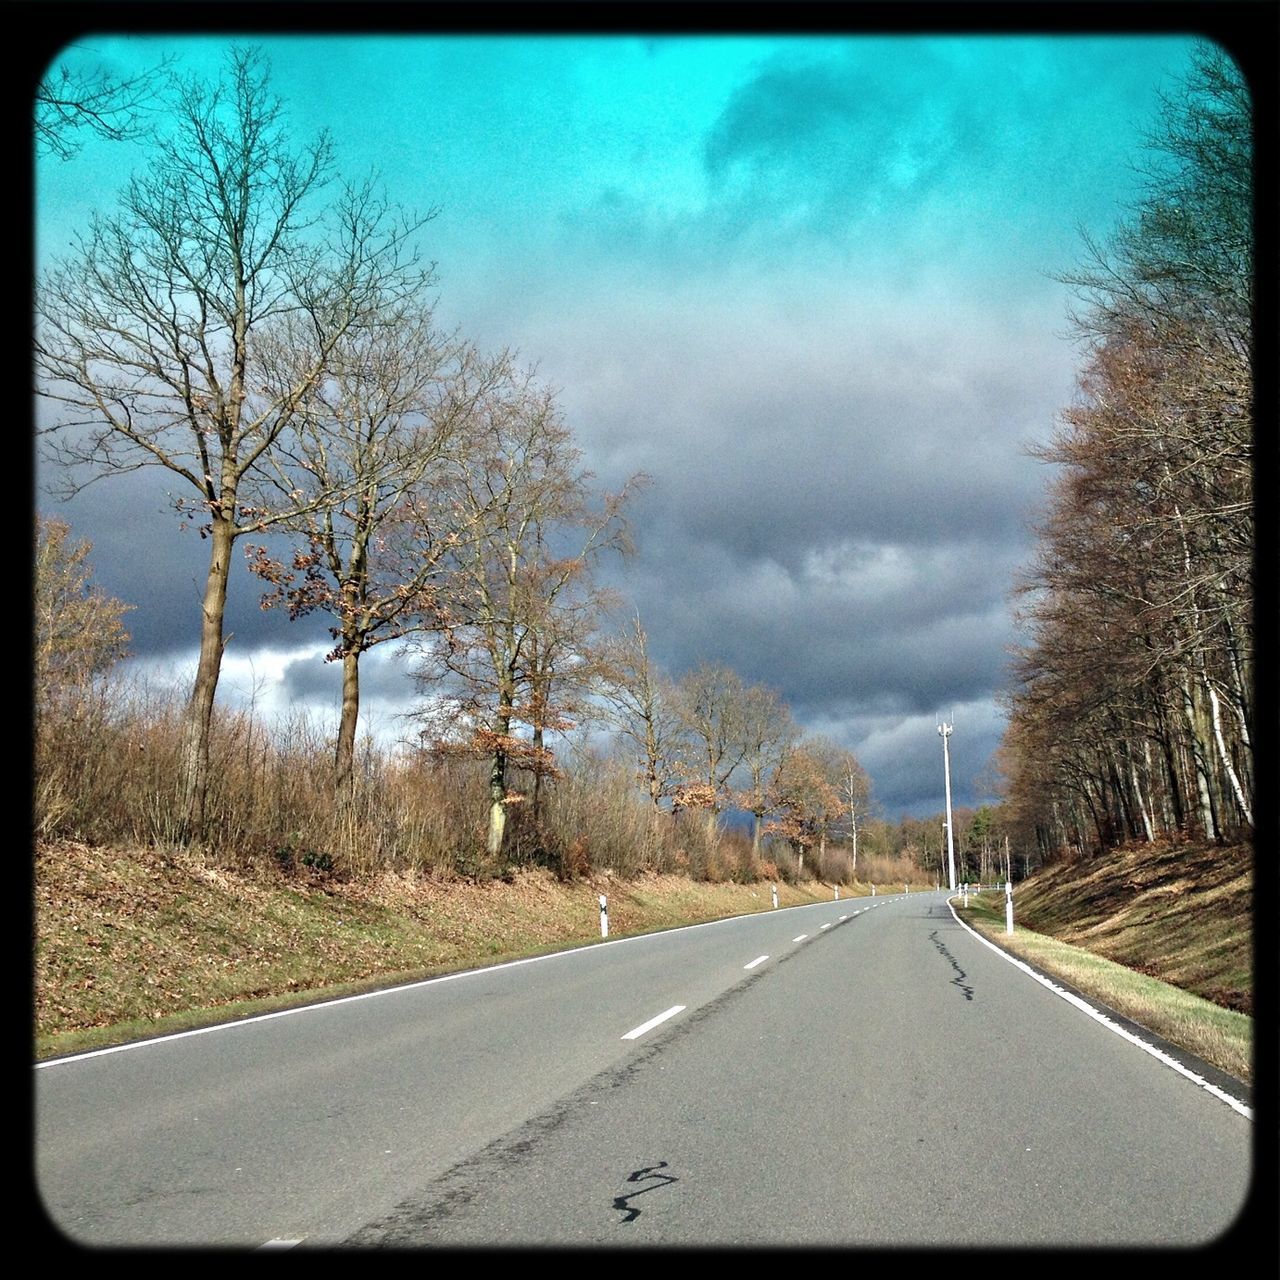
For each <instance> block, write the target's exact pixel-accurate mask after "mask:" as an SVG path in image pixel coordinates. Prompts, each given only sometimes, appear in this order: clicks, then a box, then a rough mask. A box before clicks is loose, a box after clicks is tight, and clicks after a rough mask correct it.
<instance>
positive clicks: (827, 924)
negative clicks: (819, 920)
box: [822, 920, 831, 929]
mask: <svg viewBox="0 0 1280 1280" xmlns="http://www.w3.org/2000/svg"><path fill="white" fill-rule="evenodd" d="M822 927H823V928H824V929H830V928H831V921H830V920H828V921H827V923H826V924H824V925H823V926H822Z"/></svg>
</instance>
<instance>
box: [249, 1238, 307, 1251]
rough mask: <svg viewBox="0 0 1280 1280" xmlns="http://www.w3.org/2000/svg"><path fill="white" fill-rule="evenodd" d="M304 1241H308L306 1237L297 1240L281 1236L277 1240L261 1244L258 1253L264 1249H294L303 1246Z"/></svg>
mask: <svg viewBox="0 0 1280 1280" xmlns="http://www.w3.org/2000/svg"><path fill="white" fill-rule="evenodd" d="M304 1239H306V1237H305V1236H298V1238H297V1239H296V1240H295V1239H291V1238H289V1237H286V1236H281V1237H280V1238H279V1239H276V1240H268V1241H267V1243H266V1244H260V1245H259V1246H258V1252H259V1253H261V1252H262V1251H263V1249H292V1248H293V1246H294V1245H296V1244H301V1243H302V1242H303V1240H304Z"/></svg>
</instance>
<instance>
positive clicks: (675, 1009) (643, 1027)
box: [622, 1004, 684, 1040]
mask: <svg viewBox="0 0 1280 1280" xmlns="http://www.w3.org/2000/svg"><path fill="white" fill-rule="evenodd" d="M683 1009H684V1005H682V1004H673V1005H672V1006H671V1008H670V1009H668V1010H666V1011H665V1012H664V1013H660V1014H658V1016H657V1017H656V1018H650V1019H649V1021H648V1022H642V1023H641V1024H640V1025H639V1026H638V1027H633V1028H632V1029H631V1030H630V1031H628V1032H627V1034H626V1035H625V1036H623V1037H622V1038H623V1039H624V1040H638V1039H639V1038H640V1037H641V1036H642V1035H644V1033H645V1032H646V1031H652V1030H653V1029H654V1027H656V1026H657V1025H658V1024H659V1023H660V1022H666V1020H667V1019H668V1018H674V1017H675V1016H676V1014H677V1013H680V1012H681V1011H682V1010H683Z"/></svg>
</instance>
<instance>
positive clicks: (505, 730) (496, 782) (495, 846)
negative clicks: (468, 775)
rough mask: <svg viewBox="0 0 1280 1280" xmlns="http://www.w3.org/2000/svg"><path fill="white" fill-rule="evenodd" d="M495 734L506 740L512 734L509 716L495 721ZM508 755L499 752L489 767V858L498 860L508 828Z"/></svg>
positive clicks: (494, 755)
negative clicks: (503, 836) (503, 837)
mask: <svg viewBox="0 0 1280 1280" xmlns="http://www.w3.org/2000/svg"><path fill="white" fill-rule="evenodd" d="M493 728H494V732H495V733H496V734H498V735H499V736H500V737H503V738H505V737H506V736H507V735H508V734H509V733H510V732H511V720H510V718H509V717H508V716H499V717H498V718H497V719H496V720H495V721H494V726H493ZM506 802H507V753H506V752H505V751H502V750H497V751H495V752H494V753H493V760H492V762H491V764H490V766H489V842H488V845H487V848H488V851H489V856H490V857H491V858H497V857H498V856H499V855H500V854H501V853H502V833H503V832H504V831H505V830H506V826H507V803H506Z"/></svg>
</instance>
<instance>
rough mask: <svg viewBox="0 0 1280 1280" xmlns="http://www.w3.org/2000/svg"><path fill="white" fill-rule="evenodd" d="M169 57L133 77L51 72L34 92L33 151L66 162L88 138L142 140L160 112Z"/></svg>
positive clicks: (66, 69)
mask: <svg viewBox="0 0 1280 1280" xmlns="http://www.w3.org/2000/svg"><path fill="white" fill-rule="evenodd" d="M172 63H173V59H172V57H166V58H164V59H162V60H161V61H160V62H159V63H158V64H157V65H156V66H154V67H151V68H149V69H148V70H146V71H140V72H138V74H137V75H132V76H118V75H114V74H112V73H111V72H110V71H108V70H107V69H105V68H104V67H101V66H99V67H96V68H93V69H86V68H83V67H79V68H73V67H71V66H68V65H67V64H66V63H60V64H58V65H57V66H56V67H53V68H50V70H49V72H48V74H47V75H45V77H44V79H43V80H41V81H40V84H39V86H38V87H37V89H36V98H35V133H36V146H37V148H38V150H39V151H40V152H41V153H43V154H45V155H52V156H56V157H57V158H58V159H60V160H70V159H71V158H72V156H74V155H76V154H77V153H78V152H79V150H80V149H81V147H83V146H84V143H85V140H86V138H87V137H90V136H92V137H98V138H105V139H107V140H108V141H110V142H123V141H125V140H126V139H137V138H141V137H144V136H145V135H146V133H147V131H148V129H149V128H150V127H151V124H152V121H153V117H154V116H155V115H156V113H157V112H158V111H159V110H160V109H161V108H162V105H163V94H162V89H163V85H164V82H165V80H166V78H167V76H168V74H169V69H170V67H171V66H172Z"/></svg>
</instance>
